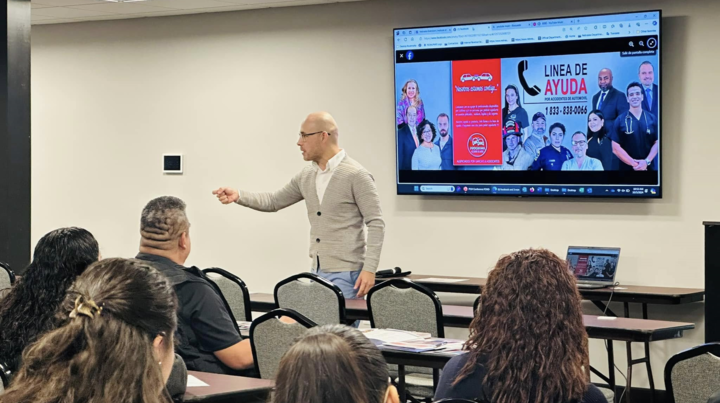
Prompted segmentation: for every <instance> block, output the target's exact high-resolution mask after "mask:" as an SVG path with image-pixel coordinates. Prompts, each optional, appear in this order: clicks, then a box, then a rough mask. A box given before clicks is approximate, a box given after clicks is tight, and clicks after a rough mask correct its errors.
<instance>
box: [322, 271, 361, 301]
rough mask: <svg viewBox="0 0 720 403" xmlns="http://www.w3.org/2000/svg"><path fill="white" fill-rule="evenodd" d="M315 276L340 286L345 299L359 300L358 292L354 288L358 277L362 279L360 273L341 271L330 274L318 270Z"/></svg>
mask: <svg viewBox="0 0 720 403" xmlns="http://www.w3.org/2000/svg"><path fill="white" fill-rule="evenodd" d="M315 274H317V275H318V276H320V277H322V278H324V279H325V280H327V281H329V282H331V283H333V284H335V285H336V286H338V288H339V289H340V291H342V293H343V296H344V297H345V299H356V298H357V290H356V289H354V287H355V282H356V281H357V279H358V277H360V272H359V271H341V272H337V273H328V272H324V271H322V270H318V271H317V273H315Z"/></svg>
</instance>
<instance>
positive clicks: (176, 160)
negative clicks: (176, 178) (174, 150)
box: [163, 154, 183, 174]
mask: <svg viewBox="0 0 720 403" xmlns="http://www.w3.org/2000/svg"><path fill="white" fill-rule="evenodd" d="M163 173H166V174H182V173H183V156H182V154H163Z"/></svg>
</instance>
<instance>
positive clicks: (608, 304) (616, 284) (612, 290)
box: [603, 281, 627, 403]
mask: <svg viewBox="0 0 720 403" xmlns="http://www.w3.org/2000/svg"><path fill="white" fill-rule="evenodd" d="M619 285H620V282H619V281H616V282H615V284H613V286H612V287H611V288H610V290H611V291H610V298H609V299H608V302H607V304H606V305H605V310H604V311H603V316H607V310H608V309H609V308H610V302H612V298H613V295H615V287H617V286H619ZM604 342H605V351H606V352H607V353H608V355H610V347H609V346H608V341H607V340H604ZM613 366H614V367H615V369H616V370H617V371H618V372H619V373H620V376H622V377H623V379H624V380H625V385H626V386H625V388H624V389H623V392H622V393H621V394H620V399H617V400H616V401H617V402H621V403H622V399H623V397H624V396H625V392H627V376H625V374H624V373H623V372H622V371H621V370H620V368H618V366H617V365H616V364H615V359H614V357H613ZM616 384H617V382H616ZM614 393H615V390H613V394H614Z"/></svg>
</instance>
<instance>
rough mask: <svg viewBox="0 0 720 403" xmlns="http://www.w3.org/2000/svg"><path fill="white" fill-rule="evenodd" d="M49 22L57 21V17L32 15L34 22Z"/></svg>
mask: <svg viewBox="0 0 720 403" xmlns="http://www.w3.org/2000/svg"><path fill="white" fill-rule="evenodd" d="M47 20H57V17H48V16H45V15H35V14H33V15H32V22H35V21H47Z"/></svg>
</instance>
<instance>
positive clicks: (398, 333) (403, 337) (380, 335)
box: [363, 329, 430, 343]
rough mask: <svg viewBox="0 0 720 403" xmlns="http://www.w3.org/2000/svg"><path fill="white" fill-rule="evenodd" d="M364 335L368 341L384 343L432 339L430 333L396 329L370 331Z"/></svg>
mask: <svg viewBox="0 0 720 403" xmlns="http://www.w3.org/2000/svg"><path fill="white" fill-rule="evenodd" d="M363 333H364V334H365V337H367V338H368V339H374V340H379V341H381V342H383V343H390V342H399V341H409V340H418V339H424V338H427V337H430V334H429V333H416V332H406V331H403V330H394V329H369V330H367V331H365V332H363Z"/></svg>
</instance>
